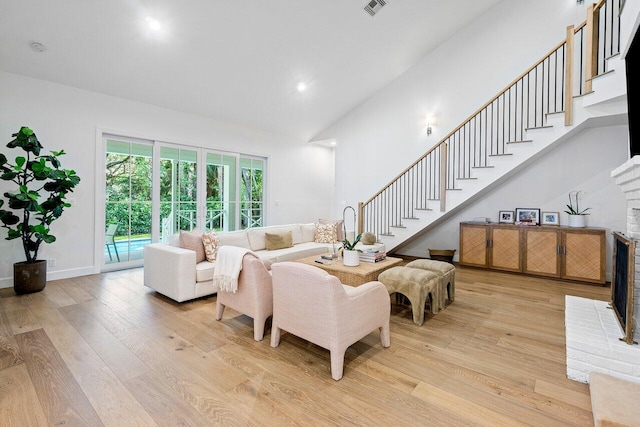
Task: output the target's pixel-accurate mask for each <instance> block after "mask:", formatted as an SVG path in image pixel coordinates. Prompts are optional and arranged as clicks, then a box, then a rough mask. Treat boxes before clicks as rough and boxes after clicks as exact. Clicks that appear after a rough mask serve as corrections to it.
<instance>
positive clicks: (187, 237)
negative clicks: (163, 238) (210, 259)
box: [180, 227, 206, 262]
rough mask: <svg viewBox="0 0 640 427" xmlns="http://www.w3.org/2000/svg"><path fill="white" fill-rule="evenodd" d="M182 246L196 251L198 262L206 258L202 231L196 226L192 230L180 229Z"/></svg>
mask: <svg viewBox="0 0 640 427" xmlns="http://www.w3.org/2000/svg"><path fill="white" fill-rule="evenodd" d="M180 247H181V248H183V249H189V250H192V251H194V252H195V253H196V262H201V261H204V260H205V259H206V257H205V255H204V245H203V244H202V232H201V231H200V230H199V229H198V228H197V227H196V228H194V229H193V230H192V231H184V230H183V231H180Z"/></svg>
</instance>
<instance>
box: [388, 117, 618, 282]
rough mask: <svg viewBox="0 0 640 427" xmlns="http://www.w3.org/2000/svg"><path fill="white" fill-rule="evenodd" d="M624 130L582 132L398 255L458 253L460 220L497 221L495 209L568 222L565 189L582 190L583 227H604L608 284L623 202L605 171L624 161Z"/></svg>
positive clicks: (611, 127) (608, 129)
mask: <svg viewBox="0 0 640 427" xmlns="http://www.w3.org/2000/svg"><path fill="white" fill-rule="evenodd" d="M627 152H628V127H627V126H609V127H600V128H593V129H586V130H584V131H582V132H580V133H578V134H577V135H576V136H575V137H573V138H571V139H569V140H568V141H564V142H560V143H558V144H557V145H556V147H554V148H553V149H552V150H550V151H549V152H546V153H545V154H544V155H543V156H541V157H540V158H538V159H536V160H535V161H534V162H533V163H531V164H530V165H528V166H526V167H525V168H523V169H519V170H518V171H517V173H516V174H515V175H513V176H510V177H509V178H508V181H507V182H505V183H503V184H501V185H498V186H497V187H496V188H494V189H492V190H490V191H489V192H487V193H484V194H483V195H482V196H481V200H479V201H476V202H475V203H473V204H471V205H470V206H468V207H466V208H463V209H462V210H461V211H459V212H457V213H455V214H454V215H453V216H451V217H449V218H447V220H446V221H444V222H443V223H441V224H439V225H438V226H437V227H436V228H435V229H434V230H433V231H430V232H427V233H426V234H425V235H424V236H421V237H419V238H417V239H416V240H414V241H413V242H411V243H409V244H407V245H406V246H404V247H403V248H402V249H401V250H400V251H399V253H401V254H405V255H413V256H420V257H423V258H424V257H426V256H428V249H429V248H431V249H456V257H455V259H456V260H457V259H458V255H459V249H460V247H459V246H460V245H459V238H460V228H459V227H460V222H461V221H468V220H471V219H473V218H475V217H487V218H489V220H491V221H493V222H497V221H498V211H501V210H510V211H515V210H516V208H540V209H541V211H542V212H560V224H561V225H567V224H568V216H567V214H566V213H564V210H565V209H566V205H567V203H569V199H568V194H569V192H570V191H575V190H581V191H583V194H582V196H583V197H582V198H581V201H580V206H581V207H584V208H587V207H590V208H591V210H590V211H589V212H590V215H589V216H588V217H587V225H588V226H590V227H602V228H606V229H607V234H606V236H607V237H606V239H607V270H606V271H607V280H610V272H611V256H612V239H611V235H610V234H611V231H612V230H615V231H623V232H624V231H625V230H626V228H627V226H626V220H627V209H626V200H625V197H624V194H623V193H622V192H621V191H620V189H619V188H618V186H617V185H616V183H615V180H614V179H613V178H611V171H612V170H613V169H615V168H617V167H618V166H620V164H622V163H624V162H625V161H626V159H627V158H628V157H627Z"/></svg>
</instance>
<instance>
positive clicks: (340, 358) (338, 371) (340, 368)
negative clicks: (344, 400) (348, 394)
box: [330, 348, 347, 381]
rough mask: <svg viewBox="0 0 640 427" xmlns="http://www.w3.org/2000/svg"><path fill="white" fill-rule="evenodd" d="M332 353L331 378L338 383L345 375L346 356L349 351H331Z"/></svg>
mask: <svg viewBox="0 0 640 427" xmlns="http://www.w3.org/2000/svg"><path fill="white" fill-rule="evenodd" d="M330 352H331V378H333V379H334V380H336V381H338V380H340V379H341V378H342V374H343V373H344V354H345V353H346V352H347V349H346V348H345V349H340V350H330Z"/></svg>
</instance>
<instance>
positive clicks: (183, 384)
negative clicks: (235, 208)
mask: <svg viewBox="0 0 640 427" xmlns="http://www.w3.org/2000/svg"><path fill="white" fill-rule="evenodd" d="M565 295H576V296H582V297H586V298H592V299H599V300H607V299H608V296H609V288H607V287H597V286H590V285H584V284H576V283H569V282H560V281H553V280H545V279H540V278H532V277H525V276H519V275H512V274H503V273H497V272H488V271H483V270H477V269H469V268H463V267H458V269H457V272H456V300H455V302H454V303H453V304H450V305H449V306H448V307H447V308H446V309H445V310H444V311H442V312H440V313H439V314H437V315H435V316H434V315H431V314H429V313H426V314H425V323H424V325H423V326H416V325H414V324H413V322H412V316H411V309H410V307H406V306H398V305H395V304H394V305H393V307H392V315H391V347H390V348H388V349H383V348H382V347H381V345H380V338H379V335H378V334H377V333H375V334H370V335H368V336H367V337H365V338H364V339H363V340H362V341H360V342H358V343H356V344H354V345H353V346H351V347H350V348H349V350H348V351H347V354H346V357H345V371H344V377H343V379H342V380H341V381H333V380H332V379H331V371H330V359H329V352H328V351H327V350H324V349H322V348H320V347H318V346H315V345H312V344H309V343H308V342H306V341H303V340H301V339H299V338H297V337H295V336H292V335H290V334H286V333H283V336H282V340H281V344H280V346H279V347H278V348H275V349H274V348H271V347H270V346H269V338H270V335H269V330H268V329H267V334H266V336H265V339H264V340H263V341H262V342H255V341H254V340H253V330H252V320H251V319H250V318H248V317H246V316H243V315H240V314H238V313H237V312H234V311H233V310H231V309H227V310H226V311H225V315H224V318H223V319H222V320H221V321H216V320H215V318H214V315H215V301H216V297H215V296H212V297H209V298H204V299H200V300H196V301H191V302H187V303H182V304H178V303H175V302H173V301H171V300H170V299H168V298H165V297H163V296H162V295H159V294H156V293H155V292H154V291H152V290H150V289H148V288H145V287H144V286H143V285H142V270H141V269H135V270H127V271H120V272H111V273H105V274H99V275H93V276H84V277H78V278H74V279H67V280H59V281H53V282H49V283H48V284H47V287H46V288H45V290H44V291H43V292H40V293H37V294H31V295H23V296H17V295H15V294H14V293H13V291H12V290H10V289H3V290H0V425H3V426H4V425H7V426H40V425H43V426H44V425H63V424H64V425H68V426H74V425H78V426H100V425H105V426H129V425H136V426H154V425H158V426H165V425H166V426H174V425H188V426H201V425H238V426H247V425H256V426H262V425H274V426H275V425H278V426H279V425H283V424H287V425H376V426H379V425H396V426H403V425H446V426H458V425H487V426H502V425H504V426H517V425H535V426H567V425H576V426H589V425H593V419H592V414H591V405H590V400H589V389H588V386H587V385H585V384H581V383H577V382H574V381H570V380H568V379H567V378H566V376H565V370H566V366H565V337H564V296H565Z"/></svg>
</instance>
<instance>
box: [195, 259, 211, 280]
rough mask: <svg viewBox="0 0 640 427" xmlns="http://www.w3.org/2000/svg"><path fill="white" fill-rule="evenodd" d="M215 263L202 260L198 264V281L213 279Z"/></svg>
mask: <svg viewBox="0 0 640 427" xmlns="http://www.w3.org/2000/svg"><path fill="white" fill-rule="evenodd" d="M215 266H216V265H215V264H214V263H212V262H209V261H202V262H199V263H197V264H196V282H198V283H199V282H208V281H209V280H211V281H213V271H214V270H215Z"/></svg>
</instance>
